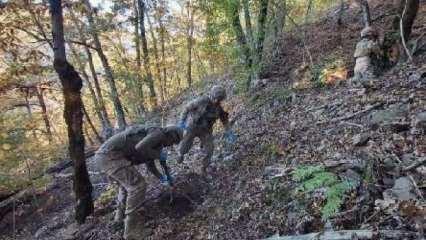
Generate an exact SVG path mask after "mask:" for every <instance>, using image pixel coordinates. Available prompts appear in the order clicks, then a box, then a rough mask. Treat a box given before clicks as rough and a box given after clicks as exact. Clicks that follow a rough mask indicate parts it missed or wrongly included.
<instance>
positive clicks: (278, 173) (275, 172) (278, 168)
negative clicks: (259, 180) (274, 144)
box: [263, 164, 290, 179]
mask: <svg viewBox="0 0 426 240" xmlns="http://www.w3.org/2000/svg"><path fill="white" fill-rule="evenodd" d="M289 170H290V169H289V168H286V167H285V166H284V165H282V164H276V165H273V166H267V167H266V168H265V171H264V173H263V177H265V178H266V179H274V178H278V177H283V176H285V175H287V174H288V172H289Z"/></svg>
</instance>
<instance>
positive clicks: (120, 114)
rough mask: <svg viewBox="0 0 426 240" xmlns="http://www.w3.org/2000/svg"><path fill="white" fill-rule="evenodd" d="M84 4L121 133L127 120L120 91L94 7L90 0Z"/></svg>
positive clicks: (86, 0) (85, 0)
mask: <svg viewBox="0 0 426 240" xmlns="http://www.w3.org/2000/svg"><path fill="white" fill-rule="evenodd" d="M84 4H85V5H86V11H87V19H88V22H89V31H90V34H91V35H92V38H93V42H94V44H95V47H96V49H97V53H98V56H99V58H100V60H101V63H102V66H103V68H104V71H105V76H106V79H107V81H108V83H109V87H110V90H111V100H112V102H113V104H114V110H115V115H116V118H117V123H118V128H119V130H120V131H122V130H124V129H125V128H126V119H125V116H124V110H123V106H122V105H121V101H120V98H119V97H118V91H117V87H116V85H115V80H114V74H113V72H112V69H111V66H110V65H109V63H108V59H107V57H106V56H105V54H104V51H103V50H102V44H101V41H100V40H99V36H98V33H97V31H96V27H95V20H94V18H93V11H92V6H91V5H90V2H89V0H84Z"/></svg>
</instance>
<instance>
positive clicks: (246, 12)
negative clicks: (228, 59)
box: [243, 0, 254, 49]
mask: <svg viewBox="0 0 426 240" xmlns="http://www.w3.org/2000/svg"><path fill="white" fill-rule="evenodd" d="M243 8H244V22H245V25H246V36H247V41H248V44H249V46H250V49H253V48H254V44H253V42H254V41H253V28H252V25H251V16H250V5H249V0H243Z"/></svg>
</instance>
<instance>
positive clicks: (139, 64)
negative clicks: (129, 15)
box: [133, 0, 145, 117]
mask: <svg viewBox="0 0 426 240" xmlns="http://www.w3.org/2000/svg"><path fill="white" fill-rule="evenodd" d="M133 17H134V19H133V20H134V21H133V25H134V34H135V35H134V42H135V49H136V67H137V70H136V71H137V79H136V84H135V85H136V88H137V89H136V93H137V95H138V104H137V105H138V106H137V112H138V115H139V117H142V116H143V115H144V113H145V103H144V92H143V80H142V79H143V78H142V75H141V71H142V60H141V46H140V45H141V44H140V39H139V11H138V4H137V0H133Z"/></svg>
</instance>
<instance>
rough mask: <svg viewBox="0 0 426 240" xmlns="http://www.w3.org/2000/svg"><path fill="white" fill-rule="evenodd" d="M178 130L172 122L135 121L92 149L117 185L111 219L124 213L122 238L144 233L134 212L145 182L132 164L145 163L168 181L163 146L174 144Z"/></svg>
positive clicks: (131, 239) (178, 137)
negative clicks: (162, 124)
mask: <svg viewBox="0 0 426 240" xmlns="http://www.w3.org/2000/svg"><path fill="white" fill-rule="evenodd" d="M182 134H183V133H182V130H181V129H180V128H178V127H175V126H170V127H166V128H157V127H145V126H142V125H135V126H131V127H129V128H127V129H126V130H124V131H123V132H120V133H117V134H116V135H114V136H112V137H111V138H109V139H108V140H107V141H106V142H105V143H104V144H102V146H101V147H100V148H99V150H98V151H97V152H96V155H95V161H96V163H97V165H98V167H99V169H100V170H101V171H102V172H104V173H106V174H107V175H108V176H109V177H110V178H111V179H113V180H115V181H117V182H118V184H119V185H120V188H119V193H118V196H117V200H118V208H117V210H116V213H115V219H114V220H115V221H116V222H119V223H120V222H122V221H123V218H124V217H125V219H124V238H125V239H126V240H136V239H144V238H145V237H146V236H145V235H144V229H143V219H142V217H141V216H138V214H137V211H138V209H139V208H140V207H141V205H142V203H143V200H144V196H145V190H146V183H145V180H144V178H143V176H142V175H141V174H140V173H139V172H138V170H137V169H136V167H135V166H134V165H137V164H142V163H145V164H146V166H147V168H148V170H149V171H150V172H151V173H152V174H154V175H155V176H156V177H157V178H159V179H160V181H161V182H162V183H167V182H168V183H169V184H170V185H171V184H172V178H171V177H170V174H169V169H168V167H167V164H166V159H167V153H166V151H164V150H163V148H164V147H167V146H171V145H173V144H178V143H179V141H180V140H181V139H182ZM155 159H159V160H160V164H161V166H162V168H163V170H164V172H165V175H162V174H161V173H160V172H159V171H158V169H157V167H156V166H155V162H154V160H155ZM126 194H127V197H126ZM124 209H125V211H124Z"/></svg>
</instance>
